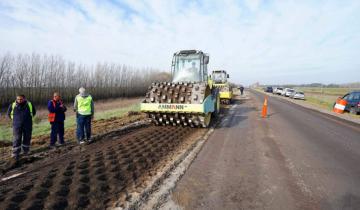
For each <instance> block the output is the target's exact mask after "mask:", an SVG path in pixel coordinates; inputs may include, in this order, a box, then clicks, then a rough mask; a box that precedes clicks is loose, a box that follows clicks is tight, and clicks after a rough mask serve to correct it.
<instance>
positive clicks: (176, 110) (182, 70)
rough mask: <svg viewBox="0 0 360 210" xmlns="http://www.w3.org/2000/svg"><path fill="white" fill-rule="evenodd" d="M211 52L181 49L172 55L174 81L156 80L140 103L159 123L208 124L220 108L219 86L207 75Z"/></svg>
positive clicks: (181, 124) (175, 124)
mask: <svg viewBox="0 0 360 210" xmlns="http://www.w3.org/2000/svg"><path fill="white" fill-rule="evenodd" d="M208 64H209V55H208V54H206V53H204V52H202V51H200V50H181V51H178V52H176V53H174V55H173V59H172V65H171V81H168V82H165V81H164V82H154V83H152V84H151V85H150V87H149V89H148V91H147V93H146V96H145V99H144V100H143V101H142V103H141V104H140V110H141V112H144V113H147V115H148V117H149V118H150V119H151V121H152V122H153V123H154V124H156V125H172V126H190V127H204V128H206V127H209V125H210V123H211V121H212V119H213V118H214V117H217V115H218V113H219V111H220V94H219V89H218V88H216V87H215V86H212V85H211V82H210V76H209V75H208Z"/></svg>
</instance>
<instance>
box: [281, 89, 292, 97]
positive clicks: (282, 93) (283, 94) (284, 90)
mask: <svg viewBox="0 0 360 210" xmlns="http://www.w3.org/2000/svg"><path fill="white" fill-rule="evenodd" d="M288 89H290V88H284V89H283V90H282V91H281V94H280V95H282V96H285V93H286V91H287V90H288Z"/></svg>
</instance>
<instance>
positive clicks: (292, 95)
mask: <svg viewBox="0 0 360 210" xmlns="http://www.w3.org/2000/svg"><path fill="white" fill-rule="evenodd" d="M296 93H297V92H296V91H294V92H292V93H290V95H289V98H294V96H295V94H296Z"/></svg>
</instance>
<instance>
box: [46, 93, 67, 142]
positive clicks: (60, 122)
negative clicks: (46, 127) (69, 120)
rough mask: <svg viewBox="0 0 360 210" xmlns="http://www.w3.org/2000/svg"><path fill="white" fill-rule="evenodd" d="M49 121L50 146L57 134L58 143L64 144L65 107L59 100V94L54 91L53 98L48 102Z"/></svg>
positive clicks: (55, 139)
mask: <svg viewBox="0 0 360 210" xmlns="http://www.w3.org/2000/svg"><path fill="white" fill-rule="evenodd" d="M48 110H49V116H48V119H49V122H50V124H51V134H50V147H51V148H53V147H55V143H56V141H57V136H58V135H59V144H60V145H64V144H65V141H64V121H65V112H66V107H65V105H64V103H63V102H62V100H61V97H60V94H59V93H57V92H55V93H54V95H53V99H52V100H50V101H49V102H48Z"/></svg>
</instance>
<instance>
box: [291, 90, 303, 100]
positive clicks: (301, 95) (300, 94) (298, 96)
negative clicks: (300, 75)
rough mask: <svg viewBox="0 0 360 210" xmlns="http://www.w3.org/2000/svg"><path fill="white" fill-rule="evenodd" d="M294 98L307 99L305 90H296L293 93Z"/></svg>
mask: <svg viewBox="0 0 360 210" xmlns="http://www.w3.org/2000/svg"><path fill="white" fill-rule="evenodd" d="M292 98H293V99H301V100H305V95H304V93H303V92H295V93H294V94H293V95H292Z"/></svg>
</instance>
